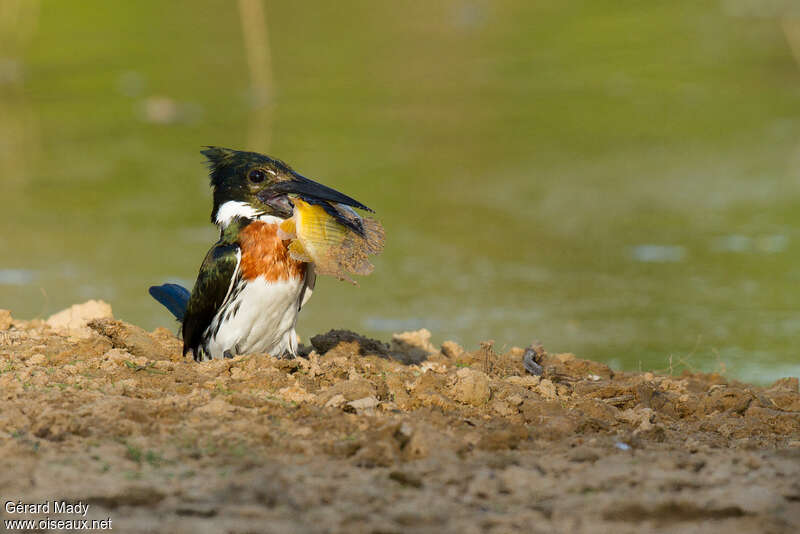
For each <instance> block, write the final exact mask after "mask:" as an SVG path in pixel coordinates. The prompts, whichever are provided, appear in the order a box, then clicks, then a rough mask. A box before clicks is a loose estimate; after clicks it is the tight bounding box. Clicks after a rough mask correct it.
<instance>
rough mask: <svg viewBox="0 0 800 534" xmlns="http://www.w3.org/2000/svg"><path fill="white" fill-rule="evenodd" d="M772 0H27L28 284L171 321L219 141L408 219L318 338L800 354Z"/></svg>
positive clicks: (653, 359)
mask: <svg viewBox="0 0 800 534" xmlns="http://www.w3.org/2000/svg"><path fill="white" fill-rule="evenodd" d="M765 5H767V4H764V3H759V2H756V1H747V0H724V1H701V2H698V1H678V2H671V3H652V2H634V1H623V2H618V1H616V2H611V1H597V0H596V1H592V2H589V1H586V2H579V1H572V2H565V3H560V4H558V5H555V4H554V3H550V2H522V1H519V2H488V1H485V2H477V1H476V2H435V3H428V2H393V3H382V4H378V3H369V2H337V3H329V2H310V3H309V2H305V3H302V4H295V3H283V2H281V3H279V2H267V3H266V4H265V5H264V12H265V15H264V16H263V17H258V16H256V17H253V13H250V12H249V11H246V14H245V16H244V18H243V17H242V16H241V13H240V9H245V10H247V9H250V7H251V6H252V4H250V3H248V2H243V3H239V4H237V3H234V2H222V1H219V2H208V1H202V2H201V1H191V2H189V1H183V2H167V3H162V2H150V1H148V2H136V3H106V2H84V3H80V4H75V3H68V2H57V1H47V2H42V3H41V4H38V3H36V2H30V3H27V2H23V1H22V0H19V1H14V0H6V2H5V3H4V4H2V6H3V10H2V11H0V16H2V24H3V28H2V29H3V31H2V32H0V36H1V37H0V45H2V47H3V48H2V53H0V97H1V98H0V173H1V174H0V184H1V186H2V191H0V195H1V197H2V199H3V209H2V211H0V229H2V233H0V251H1V252H0V307H4V308H10V309H11V310H12V311H13V312H14V314H15V316H18V317H23V318H31V317H36V316H40V317H44V316H47V315H48V314H50V313H52V312H55V311H57V310H59V309H61V308H63V307H65V306H67V305H69V304H72V303H75V302H79V301H83V300H86V299H88V298H102V299H105V300H108V301H110V302H111V303H112V305H113V307H114V310H115V314H116V315H117V316H118V317H121V318H123V319H126V320H130V321H133V322H135V323H137V324H140V325H142V326H144V327H146V328H153V327H155V326H158V325H165V326H172V322H171V320H170V318H169V315H168V314H167V312H166V311H163V310H162V309H161V308H160V306H159V305H157V304H156V303H155V302H154V301H152V300H151V299H150V297H149V296H148V295H147V292H146V288H147V286H148V285H150V284H152V283H158V282H162V281H165V280H182V281H184V282H185V283H186V284H188V285H190V284H191V283H192V282H193V278H194V275H195V274H196V270H197V267H198V266H199V263H200V261H201V259H202V257H203V255H204V253H205V251H206V249H207V248H208V246H209V245H210V244H211V243H212V242H213V241H214V240H215V238H216V233H215V231H214V228H213V227H212V226H211V224H209V221H208V216H209V212H210V196H209V191H208V188H207V178H206V176H205V174H204V173H205V171H204V167H203V163H202V158H201V156H200V155H199V153H198V150H199V149H200V147H201V146H202V145H207V144H218V145H223V146H230V147H235V148H248V149H253V150H258V151H262V152H267V153H269V154H271V155H274V156H277V157H280V158H282V159H284V160H286V161H288V162H289V163H291V164H292V165H293V166H294V167H295V168H297V169H298V170H299V171H300V172H302V173H304V174H306V175H307V176H310V177H313V178H316V179H319V180H320V181H322V182H324V183H326V184H328V185H331V186H334V187H336V188H338V189H340V190H342V191H345V192H347V193H348V194H351V195H352V196H354V197H355V198H358V199H359V200H362V201H364V202H366V203H367V204H368V205H370V206H372V207H374V208H375V209H376V210H377V212H378V215H379V216H380V218H381V219H382V221H383V223H384V226H385V227H386V230H387V236H388V238H387V249H386V252H385V253H384V255H383V256H381V257H380V258H378V259H377V261H376V262H375V263H376V270H375V273H374V274H373V275H372V276H371V277H368V278H365V279H362V280H361V281H360V286H359V287H357V288H353V287H351V286H349V285H346V284H343V283H340V282H337V281H335V280H321V281H320V282H318V287H317V291H316V292H315V295H314V298H313V299H312V300H311V302H310V304H309V306H308V307H307V308H306V309H304V312H303V314H302V315H301V318H300V324H299V331H300V334H301V336H303V337H304V338H307V337H308V336H310V335H313V334H315V333H318V332H321V331H325V330H327V329H329V328H334V327H337V328H350V329H354V330H358V331H360V332H364V333H367V334H371V335H374V336H377V337H380V338H384V339H385V338H387V337H388V336H389V333H390V332H394V331H399V330H406V329H416V328H420V327H427V328H429V329H430V330H432V331H433V332H434V341H442V340H444V339H455V340H457V341H459V342H461V343H463V344H465V345H467V346H469V347H474V346H475V345H476V344H477V342H478V341H479V340H483V339H494V340H495V341H496V343H497V346H498V347H504V346H511V345H526V344H528V343H530V342H531V341H532V340H534V339H537V340H540V341H541V342H542V343H544V345H545V347H546V348H547V349H548V350H550V351H572V352H575V353H576V354H579V355H580V356H582V357H587V358H593V359H600V360H604V361H607V362H610V363H612V364H613V365H615V366H621V367H623V368H627V369H637V368H642V369H667V368H668V367H669V365H670V363H669V362H670V359H671V360H672V365H673V368H674V369H677V370H679V369H680V368H681V363H680V362H685V363H688V365H690V366H691V367H692V368H694V369H699V370H719V369H721V368H724V369H725V370H726V371H727V373H728V374H730V375H732V376H735V377H740V378H744V379H748V380H756V381H768V380H771V379H772V378H774V377H777V376H782V375H788V374H794V375H797V374H800V357H798V351H797V349H796V348H795V346H794V343H793V342H794V341H795V340H796V339H797V338H798V334H800V310H799V309H798V304H797V300H798V299H797V294H798V289H797V288H798V287H799V286H798V279H800V267H798V265H800V264H799V263H798V259H800V247H799V246H798V238H800V231H799V230H798V229H799V228H800V212H798V210H797V205H798V200H800V179H799V177H800V150H799V149H800V144H799V141H800V114H799V113H800V63H799V62H798V61H800V22H798V20H800V13H791V12H790V7H791V4H790V3H786V4H785V5H783V4H781V3H780V2H770V3H768V7H769V9H767V8H764V9H761V8H762V7H763V6H765ZM31 6H33V7H31ZM37 6H38V11H37V10H36V9H34V8H35V7H37ZM248 6H250V7H248ZM256 15H258V13H257V12H256ZM262 19H263V22H262ZM243 20H244V21H245V24H243V22H242V21H243ZM254 20H255V22H253V21H254ZM246 28H247V29H246ZM248 32H249V33H248ZM245 36H247V38H245ZM260 40H263V41H264V42H267V43H268V45H269V52H270V53H269V54H268V55H265V54H258V53H257V52H258V51H256V52H255V53H254V51H253V47H254V46H256V47H258V43H259V42H260ZM247 43H250V44H249V45H248V44H247ZM253 43H255V45H254V44H253ZM793 47H794V49H795V50H796V51H797V53H798V56H797V57H795V56H793V54H792V49H793ZM248 51H249V53H250V56H248ZM248 57H250V61H249V62H248ZM254 80H255V82H254ZM254 85H255V86H256V87H255V88H254ZM259 87H260V88H259Z"/></svg>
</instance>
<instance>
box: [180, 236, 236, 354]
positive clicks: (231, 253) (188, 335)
mask: <svg viewBox="0 0 800 534" xmlns="http://www.w3.org/2000/svg"><path fill="white" fill-rule="evenodd" d="M240 258H241V253H240V251H239V246H238V245H236V244H229V243H217V244H216V245H214V247H213V248H212V249H211V250H209V251H208V254H206V258H205V259H204V260H203V265H202V266H200V273H199V274H198V275H197V281H196V282H195V283H194V289H192V296H191V297H189V302H188V304H187V305H186V315H184V318H183V328H182V330H183V354H184V355H186V353H187V352H189V351H190V350H191V351H193V352H194V355H195V358H197V355H198V350H197V349H198V347H199V346H200V343H201V341H202V338H203V332H205V331H206V328H208V325H210V324H211V320H212V319H214V316H215V315H216V314H217V310H219V308H220V307H221V306H222V304H223V302H225V298H226V297H227V296H228V291H229V290H230V288H231V284H232V283H233V280H234V278H235V277H236V276H237V275H238V273H237V272H236V271H237V269H238V267H239V260H240Z"/></svg>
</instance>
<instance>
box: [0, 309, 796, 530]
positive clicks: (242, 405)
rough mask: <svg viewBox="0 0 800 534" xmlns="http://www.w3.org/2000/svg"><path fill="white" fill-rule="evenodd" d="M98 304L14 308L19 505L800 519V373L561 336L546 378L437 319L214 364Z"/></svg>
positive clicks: (286, 521)
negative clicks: (739, 368)
mask: <svg viewBox="0 0 800 534" xmlns="http://www.w3.org/2000/svg"><path fill="white" fill-rule="evenodd" d="M98 304H99V303H94V305H93V304H92V303H87V304H85V305H82V306H83V307H81V306H78V307H74V309H73V310H71V312H70V313H68V314H66V315H62V316H61V317H60V318H51V320H49V321H48V322H43V321H30V322H26V321H18V320H14V319H13V318H12V317H11V316H10V314H8V312H2V311H0V448H1V450H2V453H1V454H0V464H1V465H0V489H2V497H3V499H4V500H5V499H14V500H17V499H19V500H22V501H23V502H41V501H43V500H60V499H66V500H69V501H81V502H84V503H89V504H90V512H89V516H91V517H95V518H103V517H107V516H110V517H111V518H112V519H113V521H114V530H116V531H119V532H175V533H181V532H190V533H192V534H201V533H205V532H208V533H217V532H355V533H358V532H365V533H366V532H375V533H378V532H381V533H390V532H398V533H400V532H410V531H413V532H459V533H460V534H467V533H472V532H493V533H501V532H520V531H525V532H614V533H625V532H636V533H641V532H649V531H659V532H682V533H683V532H724V533H726V534H729V533H731V532H787V533H788V532H798V531H800V394H798V381H797V379H796V378H787V379H783V380H780V381H778V382H776V383H775V384H773V385H771V386H768V387H755V386H752V385H749V384H743V383H739V382H736V381H733V380H729V379H726V378H725V377H723V376H719V375H705V374H684V375H682V376H665V375H658V374H651V373H632V372H619V371H614V370H612V369H609V368H608V367H607V366H605V365H603V364H601V363H597V362H592V361H587V360H581V359H578V358H576V357H575V356H573V355H571V354H547V353H543V354H542V355H541V358H540V362H539V363H541V365H542V367H543V369H544V372H543V375H542V376H541V377H538V376H531V375H529V374H527V373H526V372H525V370H524V368H523V364H522V356H523V350H522V349H518V348H513V349H511V350H509V351H507V352H505V353H502V354H501V353H498V352H495V350H494V349H493V348H492V346H491V345H489V344H484V345H483V346H482V347H480V348H479V349H478V350H464V349H463V348H461V347H459V346H458V345H456V344H455V343H451V342H448V343H445V344H444V345H443V346H442V347H434V346H433V345H431V343H430V340H429V338H430V334H428V333H427V332H426V331H419V332H413V333H406V334H400V335H395V336H394V339H393V340H392V341H391V343H389V344H384V343H381V342H379V341H375V340H369V339H366V338H363V337H361V336H359V335H358V334H354V333H352V332H345V331H335V332H330V333H328V334H324V335H321V336H317V337H315V338H312V347H313V350H312V351H311V352H310V354H308V356H307V357H300V358H297V359H295V360H291V361H286V360H276V359H273V358H270V357H267V356H264V355H250V356H239V357H236V358H234V359H232V360H225V361H214V362H209V363H202V364H198V363H195V362H193V361H189V360H186V359H184V358H183V357H182V356H181V350H180V343H179V341H178V340H177V339H176V337H175V336H174V334H173V333H172V332H170V331H168V330H165V329H157V330H156V331H154V332H152V333H148V332H145V331H144V330H142V329H140V328H138V327H136V326H134V325H130V324H127V323H124V322H121V321H116V320H114V319H113V318H112V317H111V313H110V309H105V308H103V307H102V306H99V307H97V306H95V305H98ZM93 306H94V307H93ZM312 347H309V350H311V348H312ZM2 513H3V516H4V518H8V517H9V515H8V514H7V513H6V512H5V511H3V512H2ZM51 515H52V514H51ZM32 517H33V516H32Z"/></svg>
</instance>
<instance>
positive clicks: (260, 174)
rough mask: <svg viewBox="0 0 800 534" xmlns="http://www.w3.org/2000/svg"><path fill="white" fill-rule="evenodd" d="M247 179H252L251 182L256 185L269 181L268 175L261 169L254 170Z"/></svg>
mask: <svg viewBox="0 0 800 534" xmlns="http://www.w3.org/2000/svg"><path fill="white" fill-rule="evenodd" d="M247 177H248V178H250V181H251V182H253V183H254V184H258V183H261V182H263V181H264V180H266V179H267V175H266V173H265V172H264V171H262V170H261V169H253V170H252V171H250V173H249V174H248V175H247Z"/></svg>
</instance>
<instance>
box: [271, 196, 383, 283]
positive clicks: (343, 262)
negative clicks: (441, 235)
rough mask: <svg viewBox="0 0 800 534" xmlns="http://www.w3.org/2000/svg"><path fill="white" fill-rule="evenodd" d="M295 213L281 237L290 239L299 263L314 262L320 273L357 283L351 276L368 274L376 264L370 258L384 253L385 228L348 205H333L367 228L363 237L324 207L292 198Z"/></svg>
mask: <svg viewBox="0 0 800 534" xmlns="http://www.w3.org/2000/svg"><path fill="white" fill-rule="evenodd" d="M292 203H293V204H294V213H293V215H292V217H291V218H289V219H286V220H285V221H283V222H282V223H281V225H280V234H279V235H280V237H281V239H284V240H289V241H290V243H289V254H290V255H291V256H292V258H294V259H295V260H298V261H305V262H313V263H314V268H315V270H316V272H317V273H318V274H323V275H329V276H335V277H336V278H338V279H340V280H348V281H350V282H353V283H355V282H354V281H353V280H352V279H351V278H350V277H349V276H348V274H358V275H368V274H370V273H371V272H372V269H373V265H372V264H371V263H370V262H369V261H368V259H367V256H369V255H371V254H379V253H380V252H381V251H382V250H383V242H384V239H385V232H384V230H383V226H381V223H379V222H378V221H377V220H375V219H373V218H371V217H361V216H360V215H358V214H357V213H356V212H355V211H354V210H352V209H351V208H349V207H348V206H344V205H341V204H330V206H332V207H333V208H334V209H335V210H336V211H337V213H338V214H339V215H340V216H341V217H343V218H345V219H347V220H349V221H352V222H353V223H354V225H355V226H356V227H360V228H362V229H363V235H360V234H359V233H358V232H356V231H355V230H353V229H352V228H349V227H347V226H345V225H344V224H342V223H340V222H339V221H337V220H336V218H335V217H333V216H332V215H331V214H329V213H328V212H327V211H325V208H323V207H322V206H320V205H317V204H309V203H308V202H306V201H304V200H302V199H300V198H292Z"/></svg>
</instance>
